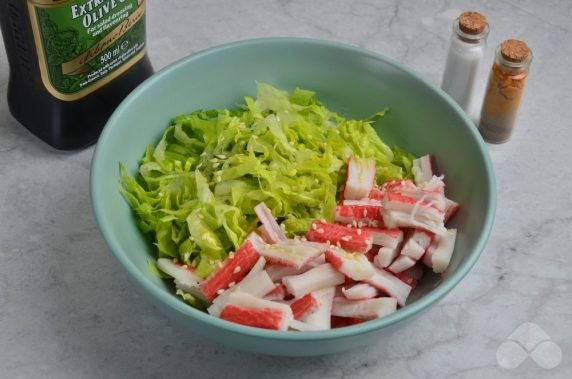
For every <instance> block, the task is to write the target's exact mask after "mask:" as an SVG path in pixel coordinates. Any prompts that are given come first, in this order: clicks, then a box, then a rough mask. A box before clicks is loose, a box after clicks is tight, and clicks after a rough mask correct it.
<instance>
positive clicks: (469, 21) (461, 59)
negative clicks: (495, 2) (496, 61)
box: [441, 12, 489, 113]
mask: <svg viewBox="0 0 572 379" xmlns="http://www.w3.org/2000/svg"><path fill="white" fill-rule="evenodd" d="M488 34H489V26H488V24H487V19H486V18H485V16H483V15H482V14H480V13H478V12H464V13H461V15H460V16H459V18H458V19H456V20H455V22H454V23H453V35H452V36H451V41H450V45H449V54H448V57H447V64H446V65H445V72H444V74H443V82H442V83H441V88H442V89H443V90H444V91H445V92H447V93H448V94H449V96H451V97H452V98H453V99H454V100H455V101H456V102H457V103H458V104H459V105H460V106H461V108H463V110H464V111H465V112H466V113H471V112H472V111H473V109H472V108H473V94H474V88H475V82H476V80H477V77H478V73H479V68H480V65H481V61H482V59H483V55H484V52H485V46H486V40H487V36H488Z"/></svg>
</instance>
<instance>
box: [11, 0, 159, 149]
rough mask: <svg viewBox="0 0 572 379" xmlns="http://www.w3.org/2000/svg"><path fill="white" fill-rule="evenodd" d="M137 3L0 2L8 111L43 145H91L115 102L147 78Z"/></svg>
mask: <svg viewBox="0 0 572 379" xmlns="http://www.w3.org/2000/svg"><path fill="white" fill-rule="evenodd" d="M145 3H146V1H145V0H1V1H0V26H1V27H2V36H3V38H4V45H5V47H6V52H7V55H8V63H9V66H10V78H9V83H8V106H9V108H10V112H11V113H12V115H13V116H14V117H15V118H16V119H17V120H18V121H19V122H20V123H21V124H22V125H24V126H25V127H26V128H27V129H29V130H30V131H31V132H32V133H34V134H35V135H36V136H38V137H39V138H40V139H42V140H43V141H45V142H47V143H48V144H50V145H51V146H53V147H55V148H57V149H61V150H72V149H78V148H81V147H85V146H88V145H91V144H93V143H94V142H95V141H96V140H97V137H98V136H99V133H100V132H101V129H102V128H103V126H104V124H105V122H106V121H107V119H108V118H109V116H110V115H111V113H112V112H113V111H114V110H115V108H116V107H117V105H119V103H120V102H121V101H122V100H123V98H125V96H127V95H128V94H129V93H130V92H131V91H132V90H133V89H134V88H135V87H136V86H137V85H138V84H139V83H141V82H142V81H143V80H145V79H146V78H147V77H149V76H150V75H151V74H152V73H153V68H152V67H151V63H150V62H149V58H148V57H147V54H146V52H147V51H146V47H147V46H146V36H145Z"/></svg>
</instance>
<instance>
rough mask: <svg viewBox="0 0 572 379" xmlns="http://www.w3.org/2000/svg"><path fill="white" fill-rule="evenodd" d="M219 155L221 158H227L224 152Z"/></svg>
mask: <svg viewBox="0 0 572 379" xmlns="http://www.w3.org/2000/svg"><path fill="white" fill-rule="evenodd" d="M217 157H219V159H226V155H224V154H219V155H217Z"/></svg>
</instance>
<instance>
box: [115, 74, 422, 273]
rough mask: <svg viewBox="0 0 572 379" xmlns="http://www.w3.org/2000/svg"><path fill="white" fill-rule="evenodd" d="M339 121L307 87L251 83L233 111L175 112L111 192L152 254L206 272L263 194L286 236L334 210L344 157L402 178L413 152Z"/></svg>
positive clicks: (233, 242)
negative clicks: (130, 212) (253, 90)
mask: <svg viewBox="0 0 572 379" xmlns="http://www.w3.org/2000/svg"><path fill="white" fill-rule="evenodd" d="M386 112H387V109H386V110H383V111H382V112H379V113H376V114H375V115H373V116H372V117H370V118H368V119H364V120H346V119H345V118H343V117H341V116H339V115H338V114H336V113H334V112H332V111H330V110H328V109H327V108H326V107H325V106H324V105H323V104H321V103H320V102H319V101H318V100H317V99H316V97H315V93H314V92H312V91H308V90H304V89H299V88H297V89H295V90H294V91H292V92H291V93H287V92H284V91H281V90H278V89H276V88H274V87H272V86H270V85H268V84H259V86H258V93H257V98H256V99H252V98H250V97H246V98H245V103H244V104H243V105H241V106H240V108H239V109H238V110H228V109H212V110H207V111H205V110H197V111H195V112H193V113H190V114H183V115H179V116H177V117H175V119H174V120H173V122H172V123H171V125H170V126H169V127H168V128H167V129H166V131H165V132H164V134H163V137H162V138H161V140H160V141H159V143H158V144H157V145H156V146H155V147H152V146H148V147H147V149H146V151H145V154H144V156H143V158H142V160H141V164H140V167H139V171H138V173H137V175H136V177H132V176H130V175H129V173H128V172H127V170H126V169H125V168H124V166H123V165H121V164H120V175H121V192H122V193H123V195H124V197H125V198H126V199H127V201H128V202H129V203H130V205H131V207H132V208H133V209H134V211H135V213H136V214H137V216H138V218H139V226H140V229H141V230H142V231H143V232H144V233H151V234H152V236H153V238H154V241H155V245H156V247H157V250H158V257H159V258H161V257H169V258H174V259H177V260H178V261H179V262H183V263H184V264H186V265H190V266H192V267H194V268H195V272H196V274H197V275H199V276H202V277H206V276H208V275H209V274H210V273H211V272H212V271H213V270H214V269H215V268H216V265H217V263H218V262H220V261H221V260H223V259H224V258H225V257H226V256H227V254H228V252H230V251H233V250H236V249H238V248H239V246H240V244H241V243H242V241H243V240H244V239H245V238H246V236H247V235H248V233H250V232H251V231H253V230H254V229H255V228H256V226H257V219H256V215H255V213H254V207H255V206H256V205H257V204H258V203H260V202H261V201H264V202H265V203H266V205H267V206H268V207H269V208H270V210H271V211H272V214H273V215H274V216H275V217H277V219H278V221H279V222H280V223H281V225H282V227H283V228H284V229H285V231H286V233H287V235H290V236H292V235H294V234H302V233H305V232H306V231H307V230H308V228H309V226H310V223H311V221H312V220H314V219H317V218H324V219H326V220H332V219H333V217H334V212H335V206H336V199H337V196H338V194H339V191H340V190H341V186H342V184H343V182H344V180H345V176H346V167H347V166H346V162H347V160H348V158H349V157H350V156H351V155H355V156H360V157H368V158H373V159H375V161H376V167H377V177H376V180H377V182H378V183H380V182H383V181H384V180H386V179H389V178H410V177H412V174H411V164H412V160H413V159H414V157H413V156H412V155H410V154H407V153H405V152H404V151H402V150H401V149H399V148H394V149H391V148H390V147H388V146H387V145H386V144H385V143H384V142H383V141H382V140H381V139H380V138H379V136H378V134H377V133H376V131H375V130H374V129H373V127H372V123H373V122H374V121H375V120H376V119H378V118H381V117H383V116H384V115H385V114H386Z"/></svg>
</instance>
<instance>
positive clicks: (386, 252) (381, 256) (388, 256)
mask: <svg viewBox="0 0 572 379" xmlns="http://www.w3.org/2000/svg"><path fill="white" fill-rule="evenodd" d="M398 254H399V251H398V250H397V249H393V248H391V247H382V248H380V249H379V250H378V252H377V255H376V256H375V258H374V259H373V264H374V266H376V267H377V268H386V267H388V266H389V265H390V264H391V263H392V262H393V261H394V260H395V258H396V257H397V255H398Z"/></svg>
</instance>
